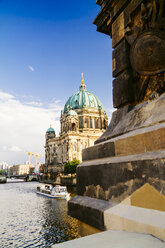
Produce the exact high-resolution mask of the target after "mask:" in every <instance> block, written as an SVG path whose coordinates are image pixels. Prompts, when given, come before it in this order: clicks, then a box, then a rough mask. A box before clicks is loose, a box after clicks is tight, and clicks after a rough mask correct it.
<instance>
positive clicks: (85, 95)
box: [64, 74, 104, 113]
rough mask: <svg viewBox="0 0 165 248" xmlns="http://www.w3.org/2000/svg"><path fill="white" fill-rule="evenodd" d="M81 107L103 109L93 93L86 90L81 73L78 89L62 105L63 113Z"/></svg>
mask: <svg viewBox="0 0 165 248" xmlns="http://www.w3.org/2000/svg"><path fill="white" fill-rule="evenodd" d="M83 108H95V109H97V110H103V111H104V109H103V105H102V103H101V102H100V100H99V99H98V97H97V96H95V95H94V94H93V93H91V92H89V91H87V90H86V85H85V83H84V79H83V74H82V81H81V85H80V90H79V91H77V92H76V93H74V94H73V95H72V96H71V97H69V99H68V101H67V102H66V104H65V107H64V113H67V112H68V111H70V110H73V109H83Z"/></svg>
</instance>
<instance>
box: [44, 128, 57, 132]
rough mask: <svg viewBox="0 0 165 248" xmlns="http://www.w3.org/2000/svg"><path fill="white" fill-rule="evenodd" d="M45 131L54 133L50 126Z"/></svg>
mask: <svg viewBox="0 0 165 248" xmlns="http://www.w3.org/2000/svg"><path fill="white" fill-rule="evenodd" d="M46 132H47V133H55V131H54V129H53V128H52V127H49V128H48V130H47V131H46Z"/></svg>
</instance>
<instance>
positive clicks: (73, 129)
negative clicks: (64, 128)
mask: <svg viewBox="0 0 165 248" xmlns="http://www.w3.org/2000/svg"><path fill="white" fill-rule="evenodd" d="M72 131H76V124H75V123H72Z"/></svg>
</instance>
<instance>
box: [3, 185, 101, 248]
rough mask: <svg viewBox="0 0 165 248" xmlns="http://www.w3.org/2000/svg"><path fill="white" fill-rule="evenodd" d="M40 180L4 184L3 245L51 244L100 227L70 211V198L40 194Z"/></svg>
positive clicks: (91, 231) (30, 245)
mask: <svg viewBox="0 0 165 248" xmlns="http://www.w3.org/2000/svg"><path fill="white" fill-rule="evenodd" d="M37 185H38V183H36V182H30V183H8V184H0V213H1V216H0V247H1V248H4V247H19V248H20V247H21V248H23V247H24V248H25V247H51V245H52V244H56V243H60V242H64V241H66V240H71V239H75V238H78V237H80V236H83V234H81V233H80V232H79V231H80V230H81V231H82V233H85V235H86V234H91V233H95V232H97V230H96V229H93V228H91V229H90V228H89V226H87V225H84V224H83V223H80V222H78V220H76V219H74V218H72V217H70V216H68V215H67V201H66V200H59V199H51V198H47V197H44V196H41V195H37V194H36V187H37Z"/></svg>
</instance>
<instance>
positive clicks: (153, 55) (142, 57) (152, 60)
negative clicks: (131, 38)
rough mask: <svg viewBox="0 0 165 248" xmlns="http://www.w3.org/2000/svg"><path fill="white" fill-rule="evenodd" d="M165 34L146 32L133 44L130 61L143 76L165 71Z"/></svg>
mask: <svg viewBox="0 0 165 248" xmlns="http://www.w3.org/2000/svg"><path fill="white" fill-rule="evenodd" d="M164 38H165V32H155V33H154V32H144V33H142V34H141V35H140V36H139V37H138V38H137V39H136V40H135V42H134V43H133V45H132V47H131V51H130V60H131V65H132V67H133V69H134V70H135V71H136V72H138V73H139V74H142V75H155V74H157V73H161V72H163V71H165V39H164Z"/></svg>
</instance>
